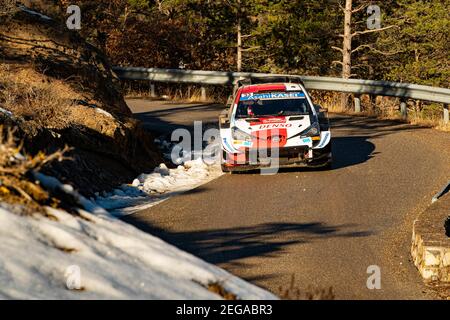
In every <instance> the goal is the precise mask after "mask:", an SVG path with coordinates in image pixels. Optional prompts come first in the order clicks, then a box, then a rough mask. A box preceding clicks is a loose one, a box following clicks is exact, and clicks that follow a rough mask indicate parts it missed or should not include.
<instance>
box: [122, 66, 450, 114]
mask: <svg viewBox="0 0 450 320" xmlns="http://www.w3.org/2000/svg"><path fill="white" fill-rule="evenodd" d="M113 70H114V71H115V72H116V74H117V76H118V77H119V78H120V79H123V80H148V81H150V82H166V83H191V84H199V85H233V84H235V83H236V82H237V81H238V80H241V79H245V78H250V77H275V76H286V75H281V74H268V73H249V72H222V71H202V70H181V69H159V68H136V67H114V68H113ZM300 78H301V79H302V80H303V83H304V84H305V87H306V88H307V89H308V90H323V91H336V92H345V93H353V94H355V95H356V99H355V108H356V111H360V110H358V109H360V107H359V106H360V103H359V97H358V96H359V95H361V94H371V95H379V96H390V97H399V98H402V99H403V100H406V99H414V100H424V101H430V102H437V103H442V104H444V122H446V123H448V122H449V109H448V105H449V104H450V89H445V88H436V87H430V86H422V85H416V84H409V83H398V82H388V81H375V80H361V79H342V78H331V77H310V76H300ZM153 88H154V87H153ZM401 110H402V114H403V115H404V116H406V103H404V102H403V103H402V104H401Z"/></svg>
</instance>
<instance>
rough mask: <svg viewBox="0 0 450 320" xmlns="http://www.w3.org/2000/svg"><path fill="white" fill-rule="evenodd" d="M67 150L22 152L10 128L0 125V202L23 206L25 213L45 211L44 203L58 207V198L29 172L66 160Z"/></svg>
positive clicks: (20, 144) (20, 145)
mask: <svg viewBox="0 0 450 320" xmlns="http://www.w3.org/2000/svg"><path fill="white" fill-rule="evenodd" d="M67 151H68V148H67V147H66V148H65V149H64V150H61V151H57V152H55V153H53V154H49V155H46V154H44V153H42V152H39V153H38V154H37V155H36V156H28V155H23V154H22V153H21V152H22V143H17V141H16V139H15V138H14V134H13V131H12V130H11V129H5V128H3V126H0V202H6V203H9V204H13V205H16V204H19V205H22V206H23V207H24V213H33V212H41V213H44V214H45V210H44V209H43V207H42V206H43V205H49V206H53V207H57V206H58V205H59V201H58V200H56V199H54V198H53V197H51V195H50V194H49V193H48V192H47V191H46V190H44V189H43V188H42V187H41V186H40V185H39V184H37V183H36V182H35V181H34V179H33V176H32V173H33V172H38V171H40V170H41V169H42V168H43V167H44V166H46V165H47V164H49V163H50V162H53V161H63V160H65V159H66V158H65V157H64V153H66V152H67Z"/></svg>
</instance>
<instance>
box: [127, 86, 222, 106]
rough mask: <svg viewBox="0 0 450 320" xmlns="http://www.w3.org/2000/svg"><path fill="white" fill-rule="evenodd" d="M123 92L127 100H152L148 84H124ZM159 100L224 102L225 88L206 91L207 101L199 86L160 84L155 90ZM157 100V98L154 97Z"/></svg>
mask: <svg viewBox="0 0 450 320" xmlns="http://www.w3.org/2000/svg"><path fill="white" fill-rule="evenodd" d="M123 90H124V92H125V96H126V97H127V98H146V99H152V97H151V90H150V88H149V84H148V83H140V82H137V81H136V82H133V83H130V82H124V83H123ZM155 93H156V96H157V98H158V99H161V98H162V99H166V100H171V101H175V102H187V103H197V102H203V103H213V102H216V101H222V100H224V99H226V98H224V97H225V96H226V94H224V89H223V88H218V87H208V88H207V89H206V100H202V90H201V88H200V87H199V86H195V85H183V84H180V85H164V84H158V85H157V86H156V90H155ZM153 98H156V97H153Z"/></svg>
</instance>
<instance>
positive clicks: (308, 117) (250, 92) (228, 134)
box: [219, 78, 332, 171]
mask: <svg viewBox="0 0 450 320" xmlns="http://www.w3.org/2000/svg"><path fill="white" fill-rule="evenodd" d="M250 81H251V82H252V83H254V82H255V81H261V80H250ZM288 81H291V82H288ZM219 125H220V139H221V147H222V170H223V171H242V170H250V169H255V168H262V167H266V166H269V165H271V164H270V163H273V159H274V158H275V157H276V162H277V165H278V166H279V167H301V166H308V167H331V162H332V153H331V132H330V124H329V120H328V116H327V110H323V109H321V108H320V107H319V106H317V105H314V104H313V103H312V101H311V98H310V97H309V95H308V93H307V92H306V90H305V87H304V85H303V84H302V82H301V80H298V79H296V78H286V82H284V81H283V82H276V81H273V82H272V83H259V84H249V85H240V86H239V87H237V88H236V89H235V93H234V95H233V96H232V97H230V100H229V103H228V108H227V109H226V110H224V112H222V114H221V115H220V118H219ZM271 159H272V160H271Z"/></svg>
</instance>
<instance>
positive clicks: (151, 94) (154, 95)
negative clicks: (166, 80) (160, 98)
mask: <svg viewBox="0 0 450 320" xmlns="http://www.w3.org/2000/svg"><path fill="white" fill-rule="evenodd" d="M150 97H152V98H156V92H155V84H154V83H150Z"/></svg>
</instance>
